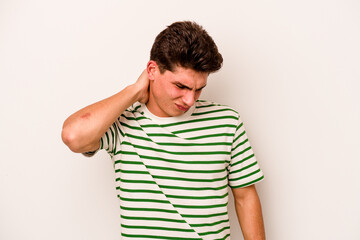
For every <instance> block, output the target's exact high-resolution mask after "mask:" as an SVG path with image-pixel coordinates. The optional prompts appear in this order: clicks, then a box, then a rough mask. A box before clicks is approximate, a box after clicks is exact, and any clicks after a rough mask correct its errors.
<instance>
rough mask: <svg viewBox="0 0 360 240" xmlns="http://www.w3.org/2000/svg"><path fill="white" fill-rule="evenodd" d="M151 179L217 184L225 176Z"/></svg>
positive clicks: (159, 177)
mask: <svg viewBox="0 0 360 240" xmlns="http://www.w3.org/2000/svg"><path fill="white" fill-rule="evenodd" d="M153 178H157V179H165V180H176V181H188V182H217V181H223V180H225V179H226V178H227V176H225V177H221V178H210V179H199V178H181V177H169V176H158V175H153Z"/></svg>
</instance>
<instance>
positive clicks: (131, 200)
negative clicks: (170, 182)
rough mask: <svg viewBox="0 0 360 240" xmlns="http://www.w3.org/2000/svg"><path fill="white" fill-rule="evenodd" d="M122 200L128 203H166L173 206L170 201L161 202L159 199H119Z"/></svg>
mask: <svg viewBox="0 0 360 240" xmlns="http://www.w3.org/2000/svg"><path fill="white" fill-rule="evenodd" d="M119 198H120V199H121V200H123V201H126V202H155V203H166V204H171V203H170V202H169V201H168V200H159V199H141V198H124V197H121V196H120V197H119Z"/></svg>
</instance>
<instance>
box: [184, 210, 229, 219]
mask: <svg viewBox="0 0 360 240" xmlns="http://www.w3.org/2000/svg"><path fill="white" fill-rule="evenodd" d="M227 214H228V212H227V211H226V212H221V213H213V214H206V215H196V214H181V216H183V217H185V218H209V217H217V216H224V215H227Z"/></svg>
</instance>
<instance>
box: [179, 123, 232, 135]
mask: <svg viewBox="0 0 360 240" xmlns="http://www.w3.org/2000/svg"><path fill="white" fill-rule="evenodd" d="M225 127H229V128H236V126H235V125H233V124H221V125H214V126H207V127H199V128H189V129H184V130H179V131H174V132H173V133H174V134H179V133H185V132H194V131H202V130H208V129H214V128H225Z"/></svg>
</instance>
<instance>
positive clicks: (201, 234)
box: [199, 226, 230, 236]
mask: <svg viewBox="0 0 360 240" xmlns="http://www.w3.org/2000/svg"><path fill="white" fill-rule="evenodd" d="M227 229H230V226H226V227H223V228H221V229H219V230H217V231H210V232H202V233H199V235H200V236H205V235H210V234H219V233H221V232H222V231H224V230H227Z"/></svg>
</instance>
